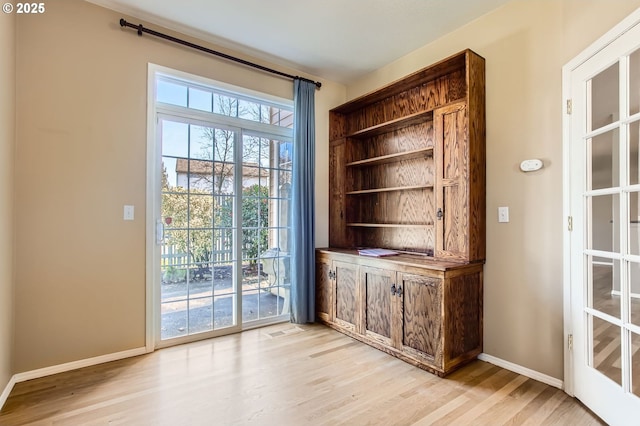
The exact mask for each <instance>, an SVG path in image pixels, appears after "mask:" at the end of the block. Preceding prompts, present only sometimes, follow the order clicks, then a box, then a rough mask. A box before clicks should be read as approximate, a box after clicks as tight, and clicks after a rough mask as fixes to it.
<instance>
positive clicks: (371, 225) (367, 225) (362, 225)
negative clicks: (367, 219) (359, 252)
mask: <svg viewBox="0 0 640 426" xmlns="http://www.w3.org/2000/svg"><path fill="white" fill-rule="evenodd" d="M347 226H352V227H357V228H430V227H432V226H433V223H420V224H404V223H357V222H352V223H347Z"/></svg>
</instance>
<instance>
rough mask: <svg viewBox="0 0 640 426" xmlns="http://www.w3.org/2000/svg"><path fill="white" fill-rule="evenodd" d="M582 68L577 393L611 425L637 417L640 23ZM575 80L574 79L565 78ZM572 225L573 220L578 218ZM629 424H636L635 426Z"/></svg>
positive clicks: (573, 261)
mask: <svg viewBox="0 0 640 426" xmlns="http://www.w3.org/2000/svg"><path fill="white" fill-rule="evenodd" d="M621 34H622V35H620V36H619V37H617V38H616V39H615V40H613V41H612V42H610V43H607V44H606V45H605V46H604V47H602V48H599V49H597V50H596V52H594V53H593V54H592V55H591V56H590V57H588V58H586V59H585V60H584V61H583V62H582V63H580V64H578V65H577V66H576V67H575V68H573V69H571V70H569V72H568V74H567V70H566V69H565V84H567V85H568V86H569V87H570V89H569V90H570V95H569V99H570V100H571V106H572V108H571V111H568V115H567V121H568V125H567V127H566V129H568V132H569V134H570V137H569V152H568V154H569V158H570V160H569V162H568V163H567V164H568V169H569V170H570V173H569V181H570V183H569V192H570V194H569V195H570V201H569V203H570V214H571V218H572V221H573V230H572V231H570V232H569V235H570V237H569V246H570V255H569V261H570V299H571V302H570V310H571V314H570V316H571V320H570V323H571V333H572V335H571V336H570V341H569V342H570V346H572V348H573V349H572V350H573V352H572V357H571V359H570V360H571V363H572V368H571V370H570V371H569V372H568V376H569V378H570V377H572V379H573V380H572V383H570V384H569V387H571V385H573V393H574V394H575V396H576V397H577V398H578V399H580V400H581V401H582V402H584V403H585V404H586V405H587V406H588V407H589V408H591V409H592V410H593V411H594V412H595V413H596V414H598V415H599V416H600V417H602V418H603V419H604V420H605V421H607V422H608V423H610V424H631V423H633V424H636V422H637V421H638V419H639V418H640V417H638V416H639V415H640V149H639V148H640V137H639V129H640V25H632V26H630V27H629V26H625V27H624V28H623V31H621ZM567 80H568V81H567ZM571 218H570V219H571ZM629 422H631V423H629Z"/></svg>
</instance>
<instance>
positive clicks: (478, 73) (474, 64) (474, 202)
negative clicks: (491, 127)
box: [466, 52, 487, 260]
mask: <svg viewBox="0 0 640 426" xmlns="http://www.w3.org/2000/svg"><path fill="white" fill-rule="evenodd" d="M466 71H467V76H466V79H467V87H468V91H469V93H468V97H467V104H468V112H467V113H468V115H469V120H468V123H469V141H468V150H469V179H468V185H469V216H468V220H469V227H468V229H469V236H468V238H469V258H470V259H474V260H484V259H485V257H486V244H485V241H486V232H487V231H486V227H487V221H486V211H487V209H486V200H487V196H486V156H487V154H486V111H485V110H486V106H485V60H484V58H482V57H481V56H479V55H477V54H475V53H473V52H469V54H468V55H467V70H466Z"/></svg>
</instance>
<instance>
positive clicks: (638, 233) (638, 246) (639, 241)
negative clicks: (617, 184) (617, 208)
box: [628, 192, 640, 278]
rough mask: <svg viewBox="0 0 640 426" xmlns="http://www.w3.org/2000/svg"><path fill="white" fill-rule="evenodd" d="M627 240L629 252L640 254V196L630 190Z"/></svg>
mask: <svg viewBox="0 0 640 426" xmlns="http://www.w3.org/2000/svg"><path fill="white" fill-rule="evenodd" d="M628 240H629V253H630V254H635V255H640V197H639V194H638V192H631V193H630V194H629V238H628ZM639 278H640V277H639Z"/></svg>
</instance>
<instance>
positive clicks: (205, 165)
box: [176, 158, 269, 178]
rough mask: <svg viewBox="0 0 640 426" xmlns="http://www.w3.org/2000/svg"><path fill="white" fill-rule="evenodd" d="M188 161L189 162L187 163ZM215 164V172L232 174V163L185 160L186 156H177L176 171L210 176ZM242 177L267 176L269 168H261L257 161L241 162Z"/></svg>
mask: <svg viewBox="0 0 640 426" xmlns="http://www.w3.org/2000/svg"><path fill="white" fill-rule="evenodd" d="M189 161H191V164H190V165H189ZM214 165H215V170H216V172H215V173H216V174H223V173H224V174H226V173H229V174H233V173H234V164H231V163H218V162H215V163H214V162H213V161H209V160H187V159H186V158H178V159H177V160H176V173H191V174H192V175H200V176H203V175H205V176H211V175H212V174H213V168H214ZM242 176H243V177H256V178H257V177H268V176H269V170H268V169H261V168H259V167H258V163H242Z"/></svg>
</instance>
